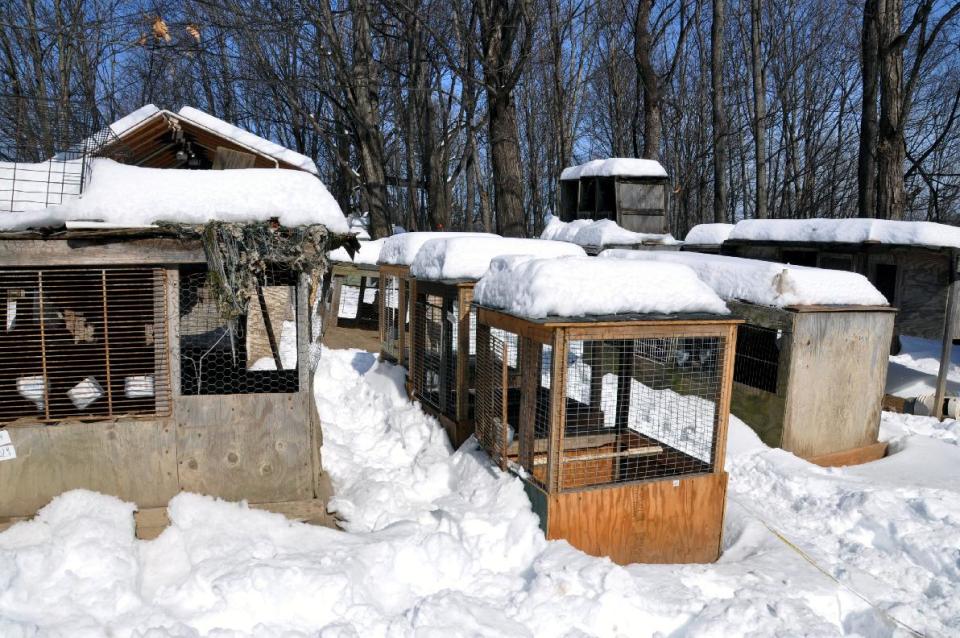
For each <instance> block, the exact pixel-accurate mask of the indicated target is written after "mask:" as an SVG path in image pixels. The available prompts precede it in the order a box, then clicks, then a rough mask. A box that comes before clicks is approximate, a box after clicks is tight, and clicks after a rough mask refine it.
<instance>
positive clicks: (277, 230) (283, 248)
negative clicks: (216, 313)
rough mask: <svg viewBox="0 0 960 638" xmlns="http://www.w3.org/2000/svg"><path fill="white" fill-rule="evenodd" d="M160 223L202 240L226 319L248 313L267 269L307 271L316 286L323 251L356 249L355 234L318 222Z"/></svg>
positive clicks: (320, 276)
mask: <svg viewBox="0 0 960 638" xmlns="http://www.w3.org/2000/svg"><path fill="white" fill-rule="evenodd" d="M162 226H163V228H164V229H165V230H167V231H169V232H172V233H174V234H176V235H177V236H179V237H181V238H184V239H193V240H196V239H199V240H200V241H201V243H202V244H203V250H204V252H205V253H206V258H207V267H208V270H209V276H208V277H209V284H210V289H211V291H212V292H213V294H214V296H215V298H216V301H217V306H218V308H219V310H220V314H221V316H222V318H223V319H224V320H225V321H233V320H235V319H236V318H238V317H240V316H242V315H244V314H246V312H247V306H248V304H249V302H250V299H251V297H253V296H254V295H256V294H257V288H258V286H261V285H262V283H263V281H264V280H265V276H266V274H267V272H268V271H269V270H271V269H281V270H287V271H290V272H293V273H296V274H304V273H305V274H307V275H309V276H310V279H311V281H312V286H311V288H312V289H313V290H317V289H318V286H319V283H320V281H322V279H323V276H324V274H326V272H327V267H328V262H327V252H328V251H330V250H334V249H336V248H339V247H340V246H343V247H344V248H346V250H347V251H348V253H350V254H351V256H352V255H353V253H354V251H355V250H357V249H358V247H359V245H358V244H357V240H356V238H355V237H354V236H353V235H341V234H335V233H331V232H330V231H329V230H327V227H326V226H323V225H322V224H315V225H311V226H294V227H286V226H280V225H279V224H276V223H273V222H243V223H238V222H221V221H211V222H208V223H206V224H201V225H193V224H171V223H165V224H163V225H162Z"/></svg>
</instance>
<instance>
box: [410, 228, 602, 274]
mask: <svg viewBox="0 0 960 638" xmlns="http://www.w3.org/2000/svg"><path fill="white" fill-rule="evenodd" d="M504 255H530V256H532V257H544V258H546V257H566V256H579V257H585V256H586V253H585V252H584V251H583V249H582V248H580V247H579V246H574V245H573V244H569V243H567V242H562V241H549V240H544V239H518V238H515V237H510V238H505V237H451V238H442V239H431V240H430V241H428V242H426V243H425V244H424V245H423V247H422V248H421V249H420V252H418V253H417V257H416V259H414V260H413V265H411V266H410V274H411V275H413V276H414V277H418V278H422V279H432V280H438V279H479V278H480V277H482V276H483V274H484V273H486V272H487V269H489V268H490V261H491V260H492V259H493V258H494V257H500V256H504Z"/></svg>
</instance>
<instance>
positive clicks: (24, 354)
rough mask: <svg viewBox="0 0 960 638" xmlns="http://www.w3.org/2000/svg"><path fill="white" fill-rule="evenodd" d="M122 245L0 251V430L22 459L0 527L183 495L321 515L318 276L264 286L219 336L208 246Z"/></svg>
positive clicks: (89, 236)
mask: <svg viewBox="0 0 960 638" xmlns="http://www.w3.org/2000/svg"><path fill="white" fill-rule="evenodd" d="M113 232H118V231H113ZM124 232H125V233H126V235H125V236H124V237H123V239H122V240H120V239H117V238H111V237H110V236H109V235H110V234H111V231H99V232H97V231H61V232H60V233H59V234H58V235H55V237H56V238H44V239H40V238H24V237H25V236H26V237H30V236H31V234H30V233H26V234H25V233H18V234H16V235H15V236H10V235H8V236H6V237H3V238H0V289H2V290H0V294H2V295H3V298H4V299H5V300H6V301H5V303H3V304H2V306H0V312H2V314H3V330H2V331H0V350H2V352H3V354H4V359H5V362H6V363H5V365H4V367H3V371H2V372H0V426H2V427H3V428H4V429H5V431H6V432H7V433H8V434H9V436H10V439H11V441H12V444H13V445H14V447H15V449H16V458H15V459H11V460H6V461H4V462H2V463H0V485H3V486H4V489H3V490H0V516H5V517H16V516H29V515H32V514H33V513H35V512H36V511H37V510H38V509H39V508H41V507H42V506H44V505H46V504H47V503H48V502H49V501H50V499H51V498H53V497H54V496H57V495H58V494H60V493H61V492H64V491H66V490H70V489H75V488H87V489H91V490H96V491H99V492H103V493H106V494H112V495H115V496H117V497H120V498H122V499H125V500H128V501H132V502H135V503H137V504H138V505H139V507H140V508H151V507H163V506H165V505H166V503H167V502H168V501H169V500H170V498H172V497H173V496H174V495H176V494H177V493H178V492H180V491H182V490H187V491H191V492H199V493H204V494H211V495H215V496H219V497H222V498H226V499H230V500H241V499H246V500H248V501H250V502H252V503H283V502H285V503H291V502H301V503H303V502H319V503H321V505H320V506H319V510H320V511H322V509H323V503H325V500H326V498H327V497H328V496H329V487H328V485H327V482H326V478H325V476H324V475H323V474H322V471H321V465H320V436H321V435H320V427H319V421H318V418H317V415H316V409H315V407H314V406H313V400H312V397H311V391H310V390H311V386H312V384H311V378H310V376H311V375H310V370H309V351H308V348H309V338H310V334H311V330H310V325H309V322H310V315H309V310H308V299H309V290H308V286H309V277H307V276H294V275H293V274H291V273H289V272H283V271H280V270H275V271H271V272H269V274H268V275H267V277H265V278H264V279H262V280H261V283H260V285H259V286H258V294H257V295H256V297H255V298H254V299H253V300H251V303H250V307H249V311H248V313H247V314H246V315H245V316H243V317H240V318H238V319H236V320H234V321H233V322H226V321H224V320H223V319H222V318H221V315H220V313H219V311H218V308H217V304H216V302H215V300H214V298H213V295H212V293H211V289H210V287H209V285H208V283H207V276H206V259H205V254H204V251H203V249H202V248H201V247H200V245H199V243H197V242H186V241H182V240H176V239H170V238H153V237H150V231H149V230H145V231H143V232H144V233H145V236H144V237H142V238H138V237H136V235H135V232H134V231H124ZM318 499H319V500H318Z"/></svg>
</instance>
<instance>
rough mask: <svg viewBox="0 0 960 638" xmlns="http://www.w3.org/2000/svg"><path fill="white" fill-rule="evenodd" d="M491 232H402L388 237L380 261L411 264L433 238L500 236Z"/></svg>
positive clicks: (398, 264) (392, 263)
mask: <svg viewBox="0 0 960 638" xmlns="http://www.w3.org/2000/svg"><path fill="white" fill-rule="evenodd" d="M498 236H499V235H493V234H491V233H450V232H415V233H400V234H399V235H392V236H391V237H388V238H387V241H386V242H384V244H383V249H382V250H381V251H380V259H379V263H381V264H390V265H394V266H409V265H411V264H412V263H413V260H414V259H416V257H417V253H418V252H420V249H421V248H422V247H423V245H424V244H425V243H427V242H428V241H430V240H431V239H438V238H441V239H447V238H453V237H498Z"/></svg>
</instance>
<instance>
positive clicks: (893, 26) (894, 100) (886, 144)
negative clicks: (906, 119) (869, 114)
mask: <svg viewBox="0 0 960 638" xmlns="http://www.w3.org/2000/svg"><path fill="white" fill-rule="evenodd" d="M878 9H880V11H878V13H877V37H878V39H879V42H880V121H879V135H878V137H877V217H880V218H882V219H902V218H903V209H904V204H905V202H906V192H905V189H904V184H903V173H904V163H905V162H906V155H907V149H906V144H905V142H904V137H903V46H902V45H900V44H898V42H899V41H901V38H900V22H901V17H902V14H903V0H879V2H878Z"/></svg>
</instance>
